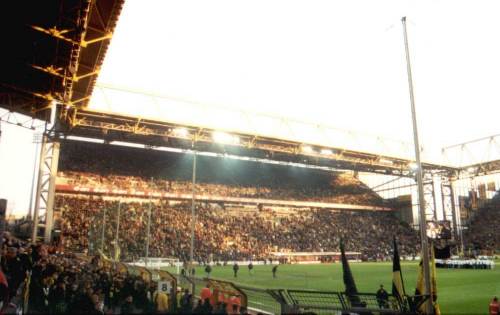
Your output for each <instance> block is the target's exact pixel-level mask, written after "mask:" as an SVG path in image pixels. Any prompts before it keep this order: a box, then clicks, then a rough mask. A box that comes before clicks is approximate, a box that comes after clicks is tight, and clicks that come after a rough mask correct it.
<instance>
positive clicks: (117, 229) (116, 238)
mask: <svg viewBox="0 0 500 315" xmlns="http://www.w3.org/2000/svg"><path fill="white" fill-rule="evenodd" d="M121 205H122V204H121V202H119V201H118V215H117V217H116V235H115V260H120V257H116V256H117V255H116V253H117V250H118V247H119V246H118V233H119V231H120V208H121Z"/></svg>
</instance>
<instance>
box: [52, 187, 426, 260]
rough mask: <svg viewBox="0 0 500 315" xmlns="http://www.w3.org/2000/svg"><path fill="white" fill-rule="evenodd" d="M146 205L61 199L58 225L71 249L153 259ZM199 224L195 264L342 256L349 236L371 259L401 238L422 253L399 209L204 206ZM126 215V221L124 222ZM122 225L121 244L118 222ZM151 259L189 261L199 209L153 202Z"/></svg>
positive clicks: (351, 246)
mask: <svg viewBox="0 0 500 315" xmlns="http://www.w3.org/2000/svg"><path fill="white" fill-rule="evenodd" d="M149 207H150V203H149V202H148V201H147V200H144V202H143V203H141V202H137V201H134V202H132V201H129V202H126V199H121V201H120V204H119V203H118V201H113V200H104V199H102V198H101V197H98V196H92V195H63V194H59V195H57V196H56V216H57V218H58V219H57V220H56V226H59V227H60V229H61V240H62V242H63V244H64V246H66V247H67V248H71V249H72V250H76V251H81V252H83V251H87V250H91V251H92V250H94V251H96V250H97V249H100V248H101V247H103V251H104V253H106V254H107V255H111V256H113V255H114V253H115V252H116V250H117V248H119V255H120V259H121V260H123V261H132V260H136V259H138V258H139V257H144V256H145V244H146V239H147V228H146V227H147V222H148V208H149ZM196 214H197V216H196V217H197V222H196V227H195V253H194V254H195V259H196V260H197V261H198V262H200V263H204V262H209V261H219V262H223V261H232V260H248V259H252V260H264V259H268V258H269V257H270V256H269V254H270V253H271V252H277V251H290V252H320V251H325V252H326V251H338V249H339V241H340V239H341V238H344V239H345V240H346V242H347V244H346V247H347V249H348V250H351V251H356V252H361V253H362V259H364V260H381V259H387V258H389V257H390V255H391V253H392V237H393V235H396V236H397V238H398V241H399V243H400V252H401V254H402V255H404V256H414V255H416V254H417V253H418V250H419V241H418V234H417V233H416V232H415V231H414V230H413V229H412V228H411V227H410V226H408V225H407V224H406V223H403V222H401V221H400V220H399V219H397V218H396V217H395V216H394V214H393V213H391V212H386V211H385V212H374V211H332V210H315V209H302V210H297V209H295V210H294V209H289V210H288V211H284V212H283V211H282V212H280V213H277V212H275V211H274V210H272V209H264V210H257V209H253V210H251V209H246V210H245V209H240V210H238V209H231V210H228V209H224V208H222V207H221V206H220V205H217V204H198V205H197V207H196ZM118 216H119V217H120V220H118ZM118 221H119V222H120V223H119V231H118V244H119V246H118V247H117V246H116V244H115V240H116V237H117V234H116V233H117V225H118V224H117V222H118ZM150 231H151V234H150V240H151V243H150V248H149V250H150V254H149V255H150V256H151V257H172V256H173V257H177V258H179V259H180V260H184V261H187V260H188V257H189V249H190V231H191V208H190V205H188V204H185V203H181V202H171V201H170V202H169V201H164V200H154V201H152V202H151V229H150Z"/></svg>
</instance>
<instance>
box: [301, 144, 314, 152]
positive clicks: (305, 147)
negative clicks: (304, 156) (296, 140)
mask: <svg viewBox="0 0 500 315" xmlns="http://www.w3.org/2000/svg"><path fill="white" fill-rule="evenodd" d="M302 152H304V153H313V152H314V150H313V148H312V147H310V146H308V145H304V146H302Z"/></svg>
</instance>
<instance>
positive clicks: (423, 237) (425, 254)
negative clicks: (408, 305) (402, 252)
mask: <svg viewBox="0 0 500 315" xmlns="http://www.w3.org/2000/svg"><path fill="white" fill-rule="evenodd" d="M401 22H402V23H403V35H404V44H405V52H406V70H407V73H408V86H409V90H410V103H411V114H412V120H413V141H414V145H415V159H416V163H417V169H416V176H417V185H418V208H419V214H420V216H419V218H420V220H419V221H420V241H421V247H422V262H423V270H424V284H425V285H424V288H425V292H424V294H426V295H430V292H431V290H430V283H431V282H430V270H429V248H428V244H427V228H426V216H425V199H424V186H423V180H422V163H421V162H420V144H419V141H418V128H417V114H416V111H415V97H414V95H413V79H412V74H411V65H410V52H409V49H408V35H407V31H406V17H403V18H402V19H401ZM425 304H426V313H427V314H433V313H434V309H433V306H432V297H431V298H430V299H429V300H428V301H427V302H426V303H425Z"/></svg>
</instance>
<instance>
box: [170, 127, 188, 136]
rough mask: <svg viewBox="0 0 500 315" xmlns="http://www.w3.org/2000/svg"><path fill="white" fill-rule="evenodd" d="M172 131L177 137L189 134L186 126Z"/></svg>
mask: <svg viewBox="0 0 500 315" xmlns="http://www.w3.org/2000/svg"><path fill="white" fill-rule="evenodd" d="M172 133H173V134H174V135H175V136H177V137H183V138H186V137H188V136H189V131H188V130H187V129H186V128H175V129H174V130H173V132H172Z"/></svg>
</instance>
